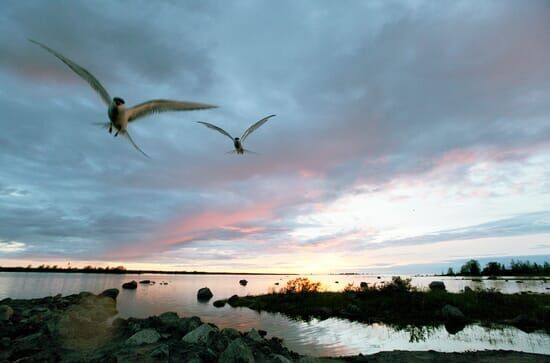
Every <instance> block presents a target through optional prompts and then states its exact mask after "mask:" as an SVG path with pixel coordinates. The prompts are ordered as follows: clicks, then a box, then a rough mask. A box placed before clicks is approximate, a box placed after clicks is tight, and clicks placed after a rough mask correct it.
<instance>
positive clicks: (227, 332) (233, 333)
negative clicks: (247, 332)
mask: <svg viewBox="0 0 550 363" xmlns="http://www.w3.org/2000/svg"><path fill="white" fill-rule="evenodd" d="M222 335H224V336H226V337H228V338H229V339H231V340H233V339H237V338H239V337H240V336H241V333H239V331H238V330H237V329H233V328H225V329H223V330H222Z"/></svg>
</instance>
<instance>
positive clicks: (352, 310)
mask: <svg viewBox="0 0 550 363" xmlns="http://www.w3.org/2000/svg"><path fill="white" fill-rule="evenodd" d="M344 311H345V313H346V314H347V315H350V316H357V315H361V309H360V308H359V307H358V306H357V305H355V304H348V306H346V307H345V309H344Z"/></svg>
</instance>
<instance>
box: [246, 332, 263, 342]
mask: <svg viewBox="0 0 550 363" xmlns="http://www.w3.org/2000/svg"><path fill="white" fill-rule="evenodd" d="M246 336H247V337H248V338H250V339H252V340H253V341H255V342H257V343H263V341H264V338H262V336H261V335H260V333H258V331H257V330H256V329H254V328H252V329H251V330H250V331H249V332H248V334H246Z"/></svg>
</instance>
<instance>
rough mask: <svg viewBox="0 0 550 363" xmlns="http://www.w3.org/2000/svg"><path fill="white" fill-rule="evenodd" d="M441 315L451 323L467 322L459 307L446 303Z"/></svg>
mask: <svg viewBox="0 0 550 363" xmlns="http://www.w3.org/2000/svg"><path fill="white" fill-rule="evenodd" d="M441 317H442V318H443V320H444V321H446V322H450V323H464V322H466V316H464V313H462V311H460V309H459V308H457V307H454V306H452V305H449V304H447V305H445V306H443V308H441Z"/></svg>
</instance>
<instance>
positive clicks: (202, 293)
mask: <svg viewBox="0 0 550 363" xmlns="http://www.w3.org/2000/svg"><path fill="white" fill-rule="evenodd" d="M212 296H214V294H212V291H210V289H209V288H208V287H203V288H201V289H199V291H197V299H199V300H210V299H211V298H212Z"/></svg>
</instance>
